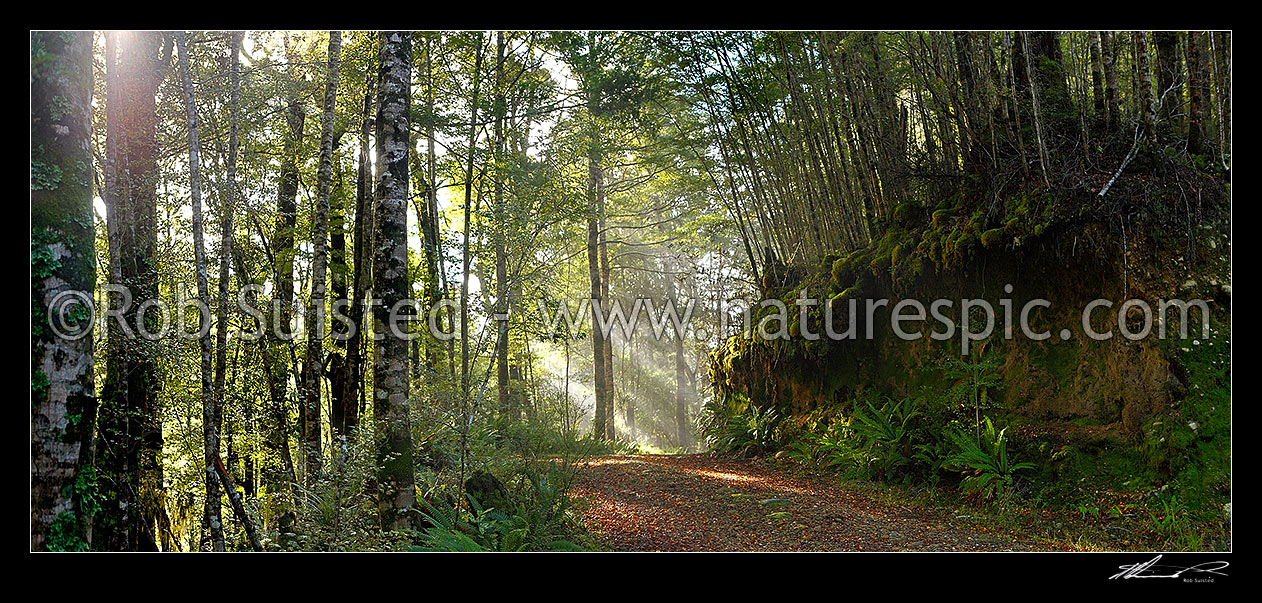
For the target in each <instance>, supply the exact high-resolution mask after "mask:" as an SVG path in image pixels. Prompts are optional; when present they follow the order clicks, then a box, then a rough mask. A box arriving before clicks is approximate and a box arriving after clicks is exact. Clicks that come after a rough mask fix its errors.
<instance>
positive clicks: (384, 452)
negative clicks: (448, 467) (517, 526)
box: [373, 31, 416, 529]
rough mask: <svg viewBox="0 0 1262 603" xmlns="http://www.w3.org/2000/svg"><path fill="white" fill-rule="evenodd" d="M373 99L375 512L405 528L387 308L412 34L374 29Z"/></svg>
mask: <svg viewBox="0 0 1262 603" xmlns="http://www.w3.org/2000/svg"><path fill="white" fill-rule="evenodd" d="M379 36H380V39H379V47H378V48H379V50H378V53H379V78H378V81H379V82H380V90H381V92H380V96H379V98H378V102H377V165H378V166H379V167H380V170H381V175H380V177H379V178H378V180H377V194H376V198H377V239H376V242H375V246H374V248H373V277H374V278H373V281H374V282H373V285H374V286H373V290H374V291H375V292H377V293H379V294H380V297H381V299H382V305H380V306H377V307H376V308H375V309H374V312H373V315H374V321H373V330H374V332H375V333H378V334H380V335H381V336H382V339H381V341H379V342H378V343H377V345H376V346H375V348H374V349H375V353H374V357H373V380H374V382H375V385H376V387H375V391H374V392H373V419H374V421H375V422H376V436H377V483H378V488H379V498H378V511H379V515H380V519H381V525H382V527H384V528H386V529H403V528H408V527H411V523H412V522H411V519H412V518H411V514H412V510H413V507H414V506H415V502H416V501H415V496H416V493H415V486H414V477H413V473H412V471H413V469H412V431H411V428H410V425H409V419H408V342H407V340H406V339H405V338H404V337H402V336H401V333H400V332H397V331H400V330H402V327H400V326H394V325H392V321H391V318H390V316H391V314H392V313H393V311H392V308H394V306H395V305H396V304H398V303H399V302H400V301H401V300H403V299H405V298H407V297H409V291H408V262H407V208H408V146H409V145H408V136H409V134H410V128H409V124H408V119H409V117H410V111H409V110H410V104H411V103H410V100H411V83H412V79H411V71H412V70H411V66H412V34H411V33H409V32H397V31H391V32H382V33H380V34H379Z"/></svg>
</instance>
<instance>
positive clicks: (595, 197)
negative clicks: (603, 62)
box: [587, 141, 612, 440]
mask: <svg viewBox="0 0 1262 603" xmlns="http://www.w3.org/2000/svg"><path fill="white" fill-rule="evenodd" d="M596 145H597V143H596V142H594V141H593V142H592V151H591V156H589V157H588V166H587V177H588V184H587V187H588V195H589V198H590V202H589V206H590V207H589V209H590V211H591V217H589V218H588V220H587V276H588V281H589V282H590V283H591V295H592V301H591V311H592V379H593V381H594V383H593V386H594V390H595V395H596V410H595V415H594V416H593V425H592V431H593V432H594V433H595V434H596V438H597V439H598V440H604V439H605V438H606V437H607V436H608V433H609V422H610V421H609V420H608V419H609V415H610V414H612V413H610V412H609V400H608V391H609V390H608V388H607V387H606V379H607V375H608V372H607V371H606V370H605V368H606V367H605V345H606V342H605V334H604V332H603V331H602V330H601V329H600V325H601V324H602V323H603V320H602V319H600V318H599V317H600V316H603V314H604V312H605V309H604V305H605V302H606V300H605V298H604V290H605V288H604V285H603V283H602V281H603V279H602V272H601V269H600V217H599V212H600V201H599V195H600V193H599V192H598V191H599V190H600V189H601V188H603V184H602V183H601V180H602V178H603V173H602V172H601V169H600V163H599V161H600V159H599V154H598V152H597V151H596V148H597V147H596Z"/></svg>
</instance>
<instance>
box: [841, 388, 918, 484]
mask: <svg viewBox="0 0 1262 603" xmlns="http://www.w3.org/2000/svg"><path fill="white" fill-rule="evenodd" d="M863 403H864V405H865V406H866V408H860V409H858V410H856V411H855V413H854V417H853V419H852V420H851V422H850V429H851V430H852V431H853V432H854V433H855V436H856V437H857V438H858V441H859V445H858V450H859V451H861V452H862V454H863V457H862V459H863V460H862V464H861V467H862V468H863V470H864V471H865V472H866V473H867V474H868V475H870V476H873V477H875V478H877V479H890V478H893V477H895V476H897V475H900V474H902V473H904V472H906V470H907V469H908V468H909V466H910V465H912V464H913V463H914V462H915V460H916V453H917V449H916V447H915V444H916V440H917V439H918V438H916V437H915V436H916V434H915V427H914V423H915V421H916V419H917V418H919V417H920V412H919V411H918V410H916V401H915V400H913V399H912V398H901V399H893V398H887V399H885V400H883V401H882V403H881V405H880V406H879V407H878V406H877V405H876V404H873V402H872V400H870V399H865V400H863Z"/></svg>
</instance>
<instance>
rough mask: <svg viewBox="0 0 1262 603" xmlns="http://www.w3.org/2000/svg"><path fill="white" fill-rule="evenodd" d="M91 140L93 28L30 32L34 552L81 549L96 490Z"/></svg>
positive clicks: (86, 540)
mask: <svg viewBox="0 0 1262 603" xmlns="http://www.w3.org/2000/svg"><path fill="white" fill-rule="evenodd" d="M91 138H92V33H91V32H35V33H32V34H31V301H32V307H31V550H33V551H38V550H83V549H86V548H88V546H89V545H90V540H91V514H92V512H93V510H94V504H95V503H94V499H95V489H96V482H95V473H94V471H93V466H92V441H93V434H92V431H93V428H94V426H95V417H96V398H95V388H94V386H93V369H94V366H93V358H92V345H93V333H92V322H91V312H90V310H89V308H88V303H89V302H90V301H91V299H92V293H93V290H94V285H95V281H96V252H95V243H94V242H95V234H94V225H93V217H92V144H91ZM59 296H60V297H59ZM61 300H71V301H70V303H65V302H63V301H61ZM50 304H51V305H52V306H53V312H52V315H51V316H50V314H49V312H48V311H49V308H50ZM62 325H68V326H69V328H65V327H64V326H62ZM54 326H57V327H58V328H59V330H60V332H61V333H63V335H58V334H57V332H55V331H54V330H53V329H54ZM80 334H81V336H78V337H76V335H80Z"/></svg>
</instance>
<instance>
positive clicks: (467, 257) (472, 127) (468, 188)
mask: <svg viewBox="0 0 1262 603" xmlns="http://www.w3.org/2000/svg"><path fill="white" fill-rule="evenodd" d="M477 45H478V48H477V56H476V57H475V58H474V63H473V98H472V99H471V101H470V107H472V108H471V109H470V112H469V114H470V117H469V151H468V154H469V156H468V162H467V164H466V166H465V182H464V246H463V248H462V249H461V254H462V255H463V260H462V261H461V265H462V267H461V272H460V281H461V282H460V392H461V394H460V395H461V399H462V400H463V402H464V404H468V402H469V266H470V263H471V262H472V260H473V254H472V253H471V251H470V249H469V233H470V228H471V226H472V222H473V212H472V210H473V155H474V145H475V144H476V143H477V136H478V88H479V87H480V85H481V83H482V76H481V73H482V34H481V33H480V32H479V33H478V41H477Z"/></svg>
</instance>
